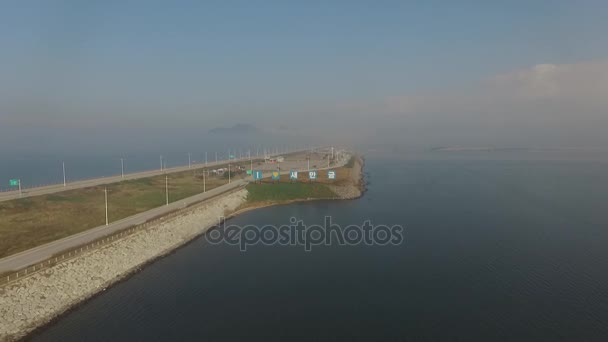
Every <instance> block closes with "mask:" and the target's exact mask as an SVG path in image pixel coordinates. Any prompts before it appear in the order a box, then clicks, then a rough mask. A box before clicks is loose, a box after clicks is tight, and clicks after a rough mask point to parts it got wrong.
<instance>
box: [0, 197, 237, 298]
mask: <svg viewBox="0 0 608 342" xmlns="http://www.w3.org/2000/svg"><path fill="white" fill-rule="evenodd" d="M245 186H246V185H244V186H240V187H238V188H235V189H230V190H228V191H226V192H222V193H220V194H218V195H217V196H214V197H212V198H209V199H205V200H202V201H200V202H196V203H192V204H191V205H190V206H188V207H187V208H179V209H176V210H175V211H173V212H170V213H168V214H164V215H162V216H160V217H157V218H154V219H152V220H149V221H147V222H145V223H142V224H139V225H135V226H132V227H128V228H126V229H124V230H121V231H119V232H116V233H113V234H108V235H107V236H104V237H102V238H100V239H97V240H95V241H92V242H89V243H86V244H84V245H80V246H78V247H75V248H71V249H68V250H65V251H63V252H61V253H59V254H56V255H54V256H52V257H50V258H48V259H47V260H44V261H41V262H38V263H36V264H34V265H30V266H28V267H25V268H23V269H20V270H16V271H11V272H5V273H4V274H2V275H1V276H0V286H6V285H9V284H10V283H13V282H15V281H17V280H21V279H23V278H25V277H29V276H32V275H34V274H36V273H39V272H40V271H42V270H45V269H48V268H51V267H53V266H55V265H58V264H61V263H63V262H65V261H68V260H71V259H74V258H76V257H78V256H80V255H83V254H86V253H87V252H89V251H92V250H96V249H98V248H99V247H103V246H105V245H109V244H111V243H113V242H114V241H117V240H120V239H123V238H125V237H127V236H130V235H133V234H134V233H137V232H139V231H144V230H146V229H148V228H149V227H151V226H156V225H158V224H159V223H161V222H165V221H169V220H171V219H174V218H176V217H179V216H182V215H184V214H185V213H187V212H189V211H192V210H195V209H196V208H198V207H200V206H202V205H204V204H206V203H207V202H208V201H213V200H215V199H217V197H218V196H224V195H228V194H231V193H233V192H236V191H239V190H241V189H243V188H244V187H245ZM218 223H221V222H218Z"/></svg>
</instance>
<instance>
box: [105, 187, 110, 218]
mask: <svg viewBox="0 0 608 342" xmlns="http://www.w3.org/2000/svg"><path fill="white" fill-rule="evenodd" d="M103 192H104V193H105V197H106V226H107V225H108V224H109V223H110V222H109V220H108V188H104V189H103Z"/></svg>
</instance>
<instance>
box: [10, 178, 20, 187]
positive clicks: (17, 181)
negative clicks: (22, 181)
mask: <svg viewBox="0 0 608 342" xmlns="http://www.w3.org/2000/svg"><path fill="white" fill-rule="evenodd" d="M9 184H10V186H19V180H18V179H11V180H10V181H9Z"/></svg>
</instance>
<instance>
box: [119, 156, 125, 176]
mask: <svg viewBox="0 0 608 342" xmlns="http://www.w3.org/2000/svg"><path fill="white" fill-rule="evenodd" d="M120 178H125V158H120Z"/></svg>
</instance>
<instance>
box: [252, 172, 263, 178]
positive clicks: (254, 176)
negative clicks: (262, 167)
mask: <svg viewBox="0 0 608 342" xmlns="http://www.w3.org/2000/svg"><path fill="white" fill-rule="evenodd" d="M262 178H264V176H263V174H262V171H257V170H256V171H253V179H255V180H261V179H262Z"/></svg>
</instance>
